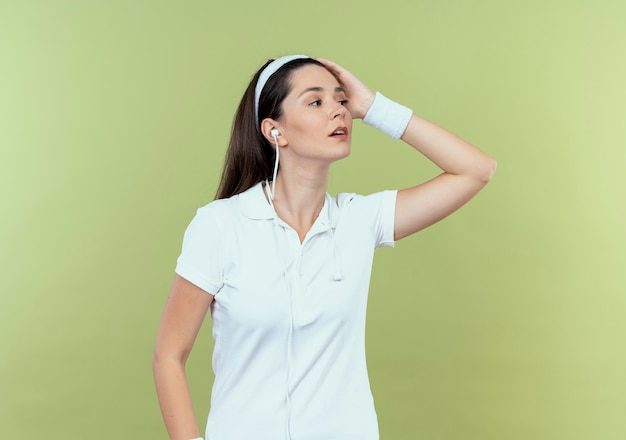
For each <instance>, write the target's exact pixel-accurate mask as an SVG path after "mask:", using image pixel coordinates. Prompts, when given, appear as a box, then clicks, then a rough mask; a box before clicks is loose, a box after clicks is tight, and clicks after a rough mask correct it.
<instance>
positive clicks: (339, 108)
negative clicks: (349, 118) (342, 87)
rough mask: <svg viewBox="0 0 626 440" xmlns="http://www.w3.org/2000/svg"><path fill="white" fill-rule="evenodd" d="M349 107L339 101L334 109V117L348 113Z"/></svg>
mask: <svg viewBox="0 0 626 440" xmlns="http://www.w3.org/2000/svg"><path fill="white" fill-rule="evenodd" d="M346 111H347V109H346V106H345V105H342V104H339V103H337V107H336V108H334V109H333V113H332V119H335V118H337V117H339V116H343V115H344V114H345V113H346Z"/></svg>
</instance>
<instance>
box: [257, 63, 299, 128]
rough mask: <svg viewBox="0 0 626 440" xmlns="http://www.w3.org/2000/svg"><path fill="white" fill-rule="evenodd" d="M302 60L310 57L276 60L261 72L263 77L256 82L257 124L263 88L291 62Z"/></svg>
mask: <svg viewBox="0 0 626 440" xmlns="http://www.w3.org/2000/svg"><path fill="white" fill-rule="evenodd" d="M302 58H310V57H308V56H306V55H286V56H284V57H280V58H276V59H275V60H274V61H272V62H271V63H269V64H268V65H267V67H266V68H265V69H263V72H261V75H260V76H259V80H258V81H257V82H256V88H255V89H254V115H255V116H256V119H257V124H258V123H259V98H260V97H261V92H262V91H263V87H265V83H266V82H267V80H268V79H270V76H272V75H273V74H275V73H276V71H277V70H278V69H280V68H281V67H283V66H284V65H285V64H287V63H288V62H289V61H293V60H298V59H302Z"/></svg>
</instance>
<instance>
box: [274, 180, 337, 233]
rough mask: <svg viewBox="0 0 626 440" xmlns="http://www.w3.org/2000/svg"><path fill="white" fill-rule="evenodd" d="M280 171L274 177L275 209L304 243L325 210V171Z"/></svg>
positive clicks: (326, 182)
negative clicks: (323, 209) (321, 212)
mask: <svg viewBox="0 0 626 440" xmlns="http://www.w3.org/2000/svg"><path fill="white" fill-rule="evenodd" d="M291 170H292V171H291V172H287V171H282V170H281V171H279V173H278V175H277V176H276V182H275V184H276V190H275V191H276V192H275V197H274V202H273V203H274V209H275V210H276V214H277V215H278V216H279V217H280V218H281V219H282V220H283V221H284V222H285V223H287V224H288V225H289V226H291V227H292V228H294V229H295V230H296V232H297V233H298V236H299V237H300V241H301V242H302V241H303V240H304V237H305V236H306V234H307V232H309V230H310V229H311V226H313V223H315V220H316V219H317V217H318V216H319V213H320V211H321V210H322V208H323V206H324V199H325V197H326V190H327V187H328V169H326V170H321V172H320V171H318V172H311V171H310V170H294V169H293V168H291Z"/></svg>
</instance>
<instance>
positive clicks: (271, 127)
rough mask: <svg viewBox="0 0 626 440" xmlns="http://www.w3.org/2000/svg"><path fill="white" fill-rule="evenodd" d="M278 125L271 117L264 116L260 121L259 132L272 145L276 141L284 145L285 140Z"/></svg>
mask: <svg viewBox="0 0 626 440" xmlns="http://www.w3.org/2000/svg"><path fill="white" fill-rule="evenodd" d="M279 125H280V124H278V123H277V122H276V121H274V120H273V119H271V118H265V119H263V121H262V122H261V133H263V137H265V139H267V140H268V142H269V143H270V144H272V145H274V144H276V143H277V144H278V145H279V146H281V147H284V146H285V145H286V142H285V138H284V137H283V136H282V134H281V132H280V128H279Z"/></svg>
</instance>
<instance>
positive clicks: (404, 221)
mask: <svg viewBox="0 0 626 440" xmlns="http://www.w3.org/2000/svg"><path fill="white" fill-rule="evenodd" d="M317 60H318V61H320V62H322V63H323V64H324V65H325V66H326V68H327V69H328V70H329V71H330V72H332V73H333V74H334V75H335V76H336V77H337V79H338V80H339V82H341V83H342V84H343V85H344V87H345V88H346V93H347V95H348V104H347V107H348V110H349V111H350V113H352V116H353V117H354V118H361V119H362V118H364V117H365V116H366V114H367V113H368V111H369V109H370V108H371V106H372V103H373V102H374V100H375V94H374V93H373V92H372V91H371V90H370V89H369V88H368V87H367V86H366V85H365V84H363V83H362V82H361V81H359V80H358V79H357V78H356V77H355V76H354V75H353V74H352V73H350V72H349V71H347V70H346V69H344V68H343V67H341V66H339V65H338V64H336V63H334V62H332V61H328V60H325V59H320V58H317ZM392 125H393V124H392ZM401 139H402V140H403V141H404V142H406V143H407V144H409V145H410V146H412V147H413V148H415V149H416V150H417V151H419V152H420V153H422V154H423V155H424V156H426V157H427V158H428V159H430V160H431V161H432V162H433V163H434V164H435V165H437V166H438V167H439V168H441V169H442V170H443V173H442V174H440V175H439V176H437V177H435V178H434V179H431V180H429V181H427V182H424V183H421V184H419V185H416V186H413V187H411V188H406V189H402V190H400V191H398V197H397V200H396V211H395V223H394V235H395V239H396V240H399V239H401V238H404V237H406V236H408V235H411V234H413V233H415V232H418V231H420V230H422V229H424V228H426V227H428V226H430V225H432V224H433V223H436V222H438V221H439V220H441V219H443V218H444V217H447V216H448V215H450V214H452V213H453V212H454V211H456V210H457V209H459V208H460V207H461V206H463V205H464V204H465V203H467V201H469V200H470V199H471V198H472V197H473V196H474V195H476V194H477V193H478V192H479V191H480V190H481V189H482V188H483V187H484V186H485V185H486V184H487V182H489V180H490V179H491V177H492V176H493V173H494V172H495V169H496V161H495V160H494V159H493V158H492V157H490V156H489V155H487V154H486V153H484V152H482V151H481V150H479V149H478V148H476V147H474V146H473V145H471V144H470V143H468V142H466V141H464V140H463V139H461V138H459V137H458V136H456V135H454V134H452V133H450V132H449V131H447V130H445V129H443V128H441V127H439V126H437V125H435V124H433V123H432V122H429V121H427V120H425V119H423V118H420V117H419V116H417V115H412V116H411V118H410V120H409V123H408V125H407V127H406V129H405V130H404V133H403V134H402V136H401Z"/></svg>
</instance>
